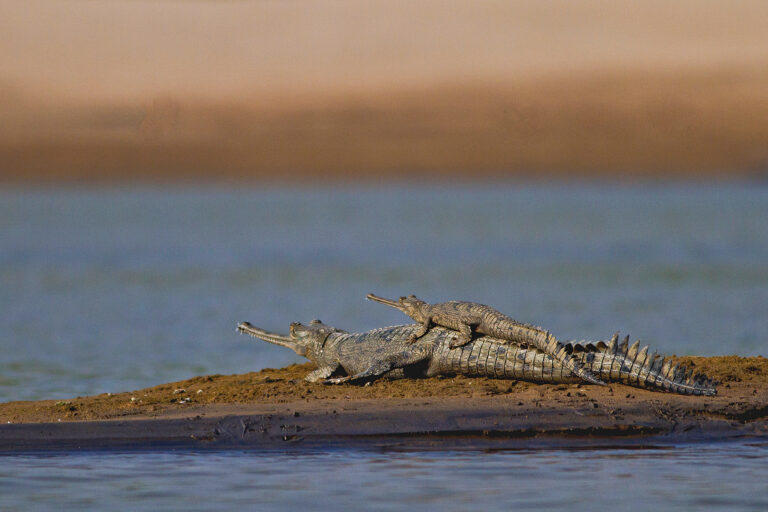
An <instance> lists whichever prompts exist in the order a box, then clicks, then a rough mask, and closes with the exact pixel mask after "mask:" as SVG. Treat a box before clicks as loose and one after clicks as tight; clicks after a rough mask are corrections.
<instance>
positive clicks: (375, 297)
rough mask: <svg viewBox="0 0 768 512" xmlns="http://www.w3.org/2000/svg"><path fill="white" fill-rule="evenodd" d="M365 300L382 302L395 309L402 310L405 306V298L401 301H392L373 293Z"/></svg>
mask: <svg viewBox="0 0 768 512" xmlns="http://www.w3.org/2000/svg"><path fill="white" fill-rule="evenodd" d="M365 298H366V299H368V300H372V301H374V302H380V303H381V304H385V305H387V306H390V307H393V308H397V309H400V310H402V309H403V305H402V300H403V298H401V299H400V301H394V300H390V299H385V298H384V297H379V296H378V295H374V294H372V293H369V294H368V295H366V296H365Z"/></svg>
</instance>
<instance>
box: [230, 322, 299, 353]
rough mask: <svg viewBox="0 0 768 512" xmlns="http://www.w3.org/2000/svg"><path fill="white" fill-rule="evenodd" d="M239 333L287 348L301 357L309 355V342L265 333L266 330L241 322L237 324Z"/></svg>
mask: <svg viewBox="0 0 768 512" xmlns="http://www.w3.org/2000/svg"><path fill="white" fill-rule="evenodd" d="M292 327H293V326H292ZM237 332H239V333H242V334H247V335H249V336H253V337H254V338H258V339H260V340H263V341H266V342H269V343H273V344H275V345H280V346H281V347H287V348H289V349H291V350H293V351H294V352H296V353H297V354H299V355H300V356H306V355H307V340H305V339H304V340H302V339H297V338H294V337H292V336H283V335H281V334H275V333H272V332H269V331H265V330H264V329H261V328H259V327H255V326H253V325H251V324H250V323H249V322H240V323H239V324H237ZM291 334H293V329H291Z"/></svg>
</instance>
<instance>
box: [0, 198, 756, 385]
mask: <svg viewBox="0 0 768 512" xmlns="http://www.w3.org/2000/svg"><path fill="white" fill-rule="evenodd" d="M766 218H768V189H765V188H759V187H747V186H729V187H718V188H715V187H666V188H656V187H648V186H622V187H597V186H554V185H548V186H526V187H517V186H513V185H511V184H510V185H499V186H479V187H478V186H475V187H469V186H464V185H462V186H455V187H441V188H435V187H427V186H424V185H413V186H407V187H400V188H341V189H339V188H337V187H328V188H321V189H314V190H309V189H299V190H293V189H288V188H276V189H266V190H265V189H257V188H253V189H237V190H235V189H221V188H219V189H217V188H213V189H188V190H177V189H172V190H166V189H161V188H149V189H142V188H139V189H83V190H77V189H75V190H69V189H68V190H58V189H46V190H27V191H21V190H6V191H3V192H0V231H1V232H2V237H0V282H2V286H1V287H0V304H3V307H2V308H0V325H2V326H3V336H2V337H0V350H2V353H3V357H2V358H0V400H11V399H17V400H18V399H38V398H66V397H71V396H73V395H84V394H92V393H100V392H107V391H110V392H115V391H123V390H128V389H137V388H140V387H144V386H149V385H154V384H158V383H161V382H167V381H171V380H178V379H183V378H187V377H190V376H192V375H198V374H204V373H237V372H245V371H249V370H256V369H260V368H263V367H268V366H269V367H275V366H282V365H284V364H286V363H289V362H292V361H296V360H298V358H297V356H295V355H293V354H292V353H289V352H288V351H286V350H282V349H280V348H279V347H274V346H269V345H267V344H263V343H262V344H260V343H258V342H255V341H254V340H253V339H251V338H245V337H242V336H237V335H236V334H235V332H234V326H235V324H236V323H237V322H239V321H241V320H246V319H247V320H250V321H252V322H253V323H255V324H257V325H259V326H262V327H265V328H268V329H273V330H278V331H284V330H286V329H287V326H288V324H289V323H290V322H292V321H307V320H309V319H312V318H316V317H319V318H322V319H323V320H324V321H326V322H328V323H331V324H333V325H336V326H338V327H341V328H345V329H348V330H351V329H355V330H364V329H371V328H375V327H379V326H382V325H391V324H395V323H403V322H404V321H405V318H404V317H403V316H402V315H400V314H399V313H398V312H397V311H394V310H392V309H390V308H385V307H383V306H379V305H376V304H373V303H370V302H367V301H365V300H364V297H365V294H366V293H368V292H371V291H375V292H377V293H379V294H382V295H391V296H399V295H401V294H403V293H417V294H419V295H420V296H423V297H424V298H425V299H429V300H433V301H439V300H445V299H466V300H478V301H482V302H485V303H489V304H492V305H494V306H496V307H497V308H498V309H500V310H502V311H505V312H508V313H510V314H511V315H512V316H513V317H515V318H517V319H519V320H523V321H527V322H532V323H537V324H540V325H544V326H546V327H547V328H549V329H551V330H552V331H553V332H554V333H555V334H557V335H558V336H560V337H562V338H565V339H570V338H577V339H581V338H592V339H594V338H605V337H608V336H609V335H610V334H612V333H613V332H614V331H615V330H617V329H621V330H622V331H624V332H626V333H629V334H632V335H633V337H634V338H640V339H642V340H644V341H647V342H649V343H652V344H653V346H654V348H658V349H660V350H663V351H666V352H672V353H678V354H681V353H692V354H703V355H714V354H730V353H739V354H744V355H754V354H758V353H763V354H765V353H766V350H765V347H766V345H765V333H766V332H767V331H768V315H766V314H765V304H767V303H768V223H767V222H765V219H766Z"/></svg>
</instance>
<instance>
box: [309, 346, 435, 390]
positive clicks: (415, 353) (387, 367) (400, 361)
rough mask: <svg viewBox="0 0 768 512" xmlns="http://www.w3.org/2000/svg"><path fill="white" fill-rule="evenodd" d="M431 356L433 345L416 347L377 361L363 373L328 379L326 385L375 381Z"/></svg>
mask: <svg viewBox="0 0 768 512" xmlns="http://www.w3.org/2000/svg"><path fill="white" fill-rule="evenodd" d="M430 354H431V345H428V346H425V345H424V344H421V346H420V345H416V346H415V347H414V348H413V349H407V350H404V351H402V352H399V353H397V354H391V355H388V356H386V357H385V358H383V359H378V360H375V361H374V362H373V363H372V364H371V365H370V366H369V367H368V368H366V369H365V370H363V371H362V372H359V373H356V374H354V375H348V376H346V377H336V378H334V379H327V380H325V381H323V382H325V383H326V384H341V383H344V382H354V381H356V380H361V379H374V378H376V377H380V376H382V375H384V374H385V373H387V372H389V371H391V370H394V369H396V368H403V367H405V366H409V365H412V364H416V363H420V362H422V361H423V360H425V359H426V358H428V357H429V356H430Z"/></svg>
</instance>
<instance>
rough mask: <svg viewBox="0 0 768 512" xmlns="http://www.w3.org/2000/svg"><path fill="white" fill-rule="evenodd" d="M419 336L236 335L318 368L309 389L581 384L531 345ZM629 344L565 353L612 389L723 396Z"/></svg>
mask: <svg viewBox="0 0 768 512" xmlns="http://www.w3.org/2000/svg"><path fill="white" fill-rule="evenodd" d="M418 329H419V326H418V325H398V326H394V327H384V328H382V329H375V330H373V331H368V332H363V333H352V334H350V333H347V332H345V331H342V330H339V329H336V328H334V327H330V326H328V325H325V324H323V323H322V322H320V321H319V320H315V321H312V322H311V323H310V324H309V325H307V326H305V325H302V324H298V323H293V324H291V328H290V335H289V336H282V335H279V334H274V333H271V332H268V331H265V330H263V329H259V328H258V327H254V326H252V325H251V324H249V323H248V322H243V323H241V324H239V325H238V326H237V330H238V332H241V333H244V334H248V335H250V336H254V337H256V338H259V339H262V340H264V341H268V342H270V343H274V344H276V345H281V346H284V347H287V348H290V349H291V350H293V351H294V352H296V353H297V354H299V355H301V356H304V357H306V358H308V359H310V360H311V361H313V362H314V363H315V364H316V365H317V369H316V370H314V371H313V372H311V373H309V375H307V376H306V380H308V381H310V382H318V381H322V382H327V383H333V384H338V383H341V382H346V381H366V380H373V379H376V378H379V377H382V376H386V377H388V378H403V377H413V378H419V377H431V376H434V375H456V374H464V375H477V376H486V377H491V378H499V379H520V380H529V381H534V382H541V383H568V382H579V381H580V378H579V377H577V376H576V375H574V374H573V373H572V372H571V371H570V370H569V369H567V368H565V367H564V366H563V365H562V364H560V363H559V362H557V361H555V360H554V359H553V358H552V357H551V356H550V355H548V354H545V353H544V352H542V351H540V350H538V349H536V348H534V347H531V346H530V345H523V344H520V343H517V342H510V341H509V340H499V339H497V338H492V337H490V336H484V337H480V338H477V339H475V340H473V341H471V342H470V343H468V344H467V345H464V346H461V347H454V348H452V347H451V341H452V339H453V336H454V334H455V333H454V332H453V331H451V330H449V329H445V328H442V327H434V328H432V329H430V331H429V332H428V333H427V334H426V335H424V336H423V337H422V338H421V339H420V340H419V342H418V343H410V342H409V340H410V338H411V337H412V336H413V335H414V334H415V333H416V332H417V331H418ZM628 340H629V337H628V336H627V337H626V338H625V339H624V341H623V342H622V343H619V342H618V334H616V335H614V336H613V338H612V339H611V340H610V342H608V343H606V342H603V341H599V342H595V343H592V342H581V343H566V344H565V345H564V347H565V349H566V350H567V351H568V352H569V353H570V354H571V355H572V357H573V358H574V359H577V360H578V361H579V362H580V363H581V364H582V365H583V366H584V367H585V368H588V369H589V370H590V371H592V372H594V373H595V375H599V376H600V377H601V378H603V379H605V380H606V381H609V382H621V383H624V384H627V385H630V386H635V387H641V388H647V389H652V390H658V391H670V392H674V393H681V394H686V395H715V394H716V393H717V390H716V388H715V385H716V384H715V382H714V381H713V380H711V379H708V378H707V377H706V376H704V375H693V374H692V373H693V372H691V371H686V370H685V368H683V367H678V366H673V365H672V363H671V361H670V360H668V359H667V360H665V358H664V357H661V356H659V355H657V354H656V353H654V354H650V355H649V354H648V347H644V348H643V349H642V350H640V349H639V343H638V342H635V343H634V344H633V345H632V346H629V343H628ZM333 376H336V377H335V378H332V377H333Z"/></svg>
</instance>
